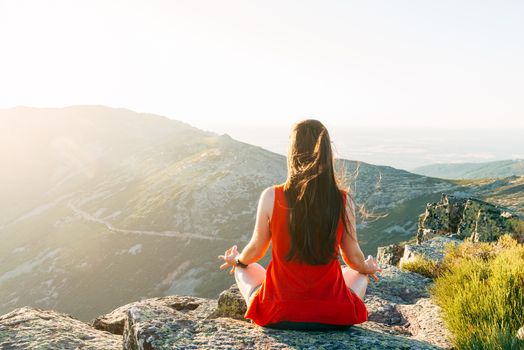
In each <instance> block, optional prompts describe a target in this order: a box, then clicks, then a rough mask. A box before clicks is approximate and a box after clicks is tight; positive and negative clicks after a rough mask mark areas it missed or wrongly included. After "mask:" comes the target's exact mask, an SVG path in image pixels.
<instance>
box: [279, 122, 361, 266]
mask: <svg viewBox="0 0 524 350" xmlns="http://www.w3.org/2000/svg"><path fill="white" fill-rule="evenodd" d="M287 165H288V177H287V180H286V182H285V184H284V194H285V197H286V201H287V203H288V207H289V220H288V225H289V234H290V238H291V245H290V249H289V252H288V254H287V256H286V259H287V260H288V261H290V260H293V259H297V260H298V261H299V262H302V263H307V264H311V265H323V264H327V263H329V262H331V261H332V260H333V259H336V258H337V256H338V251H337V249H336V248H337V247H336V231H337V228H338V223H339V220H340V217H341V215H342V214H344V215H342V218H343V219H342V222H343V224H344V232H346V233H350V230H349V229H348V227H350V226H351V227H353V226H352V225H350V220H349V218H348V217H347V215H346V210H345V208H344V207H343V196H345V195H346V194H349V189H348V188H344V187H343V184H342V183H341V181H342V180H340V179H339V177H337V176H336V174H335V166H334V157H333V151H332V148H331V139H330V137H329V133H328V131H327V129H326V128H325V127H324V125H323V124H322V123H321V122H320V121H318V120H314V119H307V120H303V121H300V122H298V123H296V124H294V125H293V128H292V130H291V134H290V140H289V148H288V160H287ZM353 220H354V217H353ZM353 223H354V221H353ZM350 236H352V234H350Z"/></svg>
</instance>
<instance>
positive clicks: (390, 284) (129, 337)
mask: <svg viewBox="0 0 524 350" xmlns="http://www.w3.org/2000/svg"><path fill="white" fill-rule="evenodd" d="M381 275H382V277H381V279H380V281H379V282H374V283H371V284H370V286H369V289H368V293H367V295H366V298H365V302H366V305H367V307H368V311H369V321H368V322H365V323H363V324H360V325H355V326H353V327H350V328H349V329H348V330H344V331H331V332H301V331H288V330H275V329H267V328H263V327H259V326H257V325H255V324H253V323H251V322H250V321H247V320H245V319H244V318H243V314H244V312H245V303H244V301H243V299H242V297H241V295H240V293H239V292H238V289H237V288H236V287H235V286H234V285H233V286H232V287H231V288H229V289H228V290H226V291H224V292H222V293H221V295H220V297H219V299H218V300H213V299H204V298H196V297H189V296H167V297H161V298H153V299H146V300H142V301H138V302H135V303H131V304H128V305H125V306H122V307H120V308H118V309H116V310H114V311H112V312H111V313H109V314H107V315H103V316H100V317H98V318H97V319H96V320H95V321H94V322H93V323H92V325H88V324H86V323H83V322H81V321H79V320H76V319H74V318H72V317H71V316H68V315H65V314H62V313H58V312H55V311H49V310H41V309H34V308H28V307H25V308H20V309H16V310H14V311H12V312H10V313H8V314H6V315H3V316H0V348H1V349H122V348H123V349H144V350H145V349H254V348H256V349H442V348H450V343H449V342H448V340H447V339H448V336H449V334H448V332H447V331H446V329H445V327H444V325H443V324H442V321H441V319H440V314H439V309H438V307H437V306H435V305H434V304H433V303H432V302H431V300H430V299H429V295H428V292H427V287H428V286H429V283H430V282H431V281H430V280H429V279H427V278H425V277H422V276H420V275H418V274H415V273H411V272H405V271H402V270H399V269H398V268H396V267H394V266H390V265H384V266H383V272H382V273H381Z"/></svg>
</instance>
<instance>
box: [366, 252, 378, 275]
mask: <svg viewBox="0 0 524 350" xmlns="http://www.w3.org/2000/svg"><path fill="white" fill-rule="evenodd" d="M365 264H366V274H367V276H368V279H369V277H371V278H373V279H374V280H375V281H378V277H377V275H375V273H377V272H380V271H382V269H381V268H380V267H379V266H378V263H377V261H376V260H375V259H374V258H373V256H371V255H368V258H367V259H366V261H365ZM369 280H370V281H371V279H369Z"/></svg>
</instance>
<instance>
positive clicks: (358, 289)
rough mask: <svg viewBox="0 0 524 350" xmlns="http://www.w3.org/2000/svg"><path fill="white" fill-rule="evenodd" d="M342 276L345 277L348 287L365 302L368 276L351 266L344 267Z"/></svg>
mask: <svg viewBox="0 0 524 350" xmlns="http://www.w3.org/2000/svg"><path fill="white" fill-rule="evenodd" d="M342 276H344V282H346V286H348V287H349V288H351V290H353V292H355V294H356V295H358V296H359V297H360V299H362V300H363V299H364V295H365V294H366V288H367V286H368V276H366V275H364V274H362V273H360V272H358V271H355V270H353V269H352V268H350V267H349V266H342Z"/></svg>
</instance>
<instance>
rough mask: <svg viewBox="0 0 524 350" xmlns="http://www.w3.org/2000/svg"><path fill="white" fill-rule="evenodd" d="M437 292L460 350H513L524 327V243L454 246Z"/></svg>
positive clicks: (503, 241)
mask: <svg viewBox="0 0 524 350" xmlns="http://www.w3.org/2000/svg"><path fill="white" fill-rule="evenodd" d="M431 293H432V295H433V297H434V299H435V301H436V303H437V304H438V305H439V306H440V307H441V308H442V311H443V318H444V321H445V322H446V324H447V325H448V327H449V329H450V331H451V332H452V334H453V337H454V339H453V341H454V343H455V346H456V347H457V348H459V349H513V348H520V346H522V348H524V343H522V344H516V343H515V342H516V339H515V334H516V332H517V330H518V329H519V328H520V327H522V326H524V246H522V245H519V244H517V242H516V241H515V240H514V239H512V238H511V237H510V236H509V235H505V236H502V237H501V238H500V239H499V241H498V242H496V243H494V244H490V243H471V242H464V243H462V244H460V245H458V246H457V247H453V246H448V247H447V248H446V255H445V258H444V261H443V266H442V268H441V269H440V275H439V276H438V278H436V280H435V284H434V286H433V288H432V290H431Z"/></svg>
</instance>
